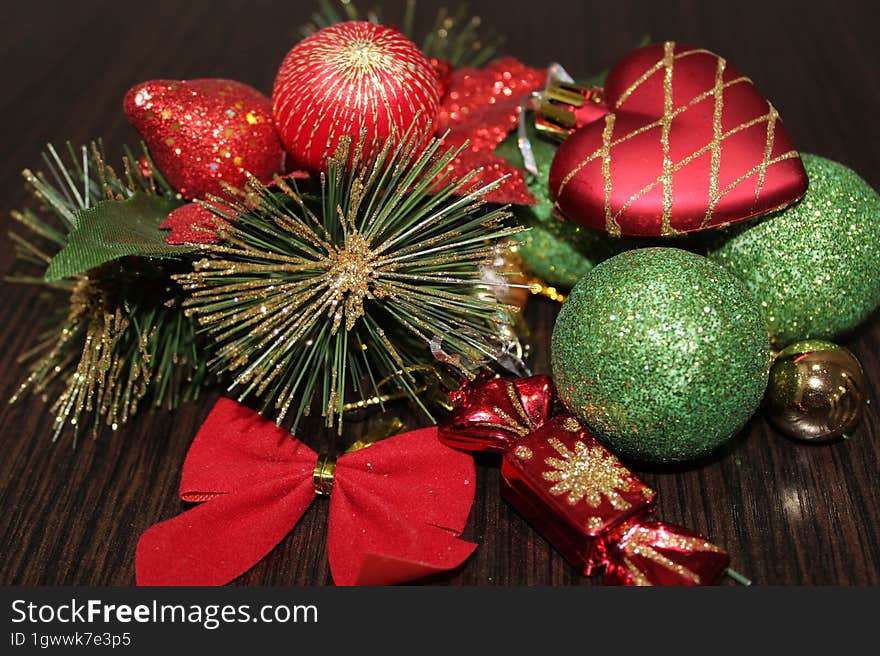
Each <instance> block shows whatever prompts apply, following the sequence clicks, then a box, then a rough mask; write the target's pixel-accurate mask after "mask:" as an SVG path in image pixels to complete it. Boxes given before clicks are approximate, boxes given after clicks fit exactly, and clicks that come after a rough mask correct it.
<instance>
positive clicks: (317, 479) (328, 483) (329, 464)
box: [312, 453, 336, 494]
mask: <svg viewBox="0 0 880 656" xmlns="http://www.w3.org/2000/svg"><path fill="white" fill-rule="evenodd" d="M335 473H336V456H335V455H331V454H329V453H322V454H321V455H319V456H318V461H317V462H316V463H315V472H314V473H313V474H312V483H313V484H314V486H315V493H316V494H330V492H331V491H332V490H333V475H334V474H335Z"/></svg>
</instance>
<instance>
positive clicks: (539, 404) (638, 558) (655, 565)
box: [439, 376, 730, 585]
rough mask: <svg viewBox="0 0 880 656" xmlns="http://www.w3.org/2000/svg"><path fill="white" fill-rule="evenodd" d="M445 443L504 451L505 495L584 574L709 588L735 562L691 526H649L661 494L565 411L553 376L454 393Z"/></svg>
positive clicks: (488, 383)
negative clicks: (558, 404) (557, 408)
mask: <svg viewBox="0 0 880 656" xmlns="http://www.w3.org/2000/svg"><path fill="white" fill-rule="evenodd" d="M453 402H454V403H455V408H454V410H453V411H452V413H451V414H450V415H449V417H448V418H447V419H446V421H444V423H443V425H442V426H441V427H440V433H439V437H440V441H441V442H444V443H445V444H448V445H449V446H453V447H455V448H459V449H463V450H467V451H490V452H500V453H502V461H501V476H502V488H501V494H502V496H503V497H504V498H505V499H506V500H507V501H508V502H509V503H510V504H511V505H512V506H513V507H514V508H515V509H516V510H517V511H518V512H519V513H520V514H521V515H522V516H523V517H524V518H525V519H527V520H528V521H529V522H530V523H531V524H532V525H533V526H534V527H535V528H536V529H537V530H538V531H539V532H540V533H541V534H542V535H544V537H545V538H546V539H547V540H548V541H549V542H550V543H551V544H552V545H553V546H554V547H556V549H558V550H559V551H560V553H562V555H563V556H565V558H566V559H567V560H568V561H569V562H570V563H571V564H572V565H574V566H575V567H577V568H578V569H579V570H580V571H582V572H583V573H584V574H586V575H590V574H593V573H595V572H596V571H597V570H598V569H600V568H603V567H604V570H605V576H604V580H605V583H608V584H615V585H709V584H712V583H715V582H717V581H718V580H719V579H720V578H721V576H722V575H723V574H724V572H725V570H726V569H727V566H728V564H729V563H730V558H729V557H728V555H727V553H725V552H724V550H722V549H721V548H719V547H717V546H715V545H714V544H712V543H711V542H709V541H707V540H706V539H705V538H704V537H702V536H701V535H699V534H697V533H694V532H692V531H689V530H687V529H684V528H681V527H678V526H674V525H672V524H666V523H664V522H657V521H649V519H648V516H649V514H650V513H651V510H652V508H653V505H654V500H655V497H656V494H655V492H654V491H653V490H652V489H651V488H649V487H648V486H647V485H645V484H644V483H643V482H642V481H640V480H639V479H638V478H637V477H636V476H635V475H634V474H633V473H632V472H631V471H629V470H628V469H627V468H626V467H624V466H623V465H622V464H621V463H620V461H619V460H618V459H617V458H616V457H615V456H614V455H613V454H612V453H611V452H610V451H608V450H607V449H606V448H605V447H604V446H602V445H601V444H600V443H599V442H598V441H597V440H596V438H595V437H593V435H591V434H590V433H589V432H588V431H587V430H586V429H584V428H583V427H582V426H581V425H580V423H579V422H578V421H577V419H576V418H575V417H574V416H572V415H569V414H562V415H557V416H553V408H554V405H555V389H554V386H553V382H552V380H551V379H550V378H549V377H548V376H531V377H529V378H523V379H519V380H508V379H504V378H495V379H489V380H486V379H482V380H481V379H478V380H477V381H475V382H472V383H466V384H465V385H464V386H463V387H462V388H461V389H460V390H459V391H458V392H455V393H454V394H453Z"/></svg>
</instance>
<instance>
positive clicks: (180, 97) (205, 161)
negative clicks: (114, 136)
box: [123, 78, 284, 199]
mask: <svg viewBox="0 0 880 656" xmlns="http://www.w3.org/2000/svg"><path fill="white" fill-rule="evenodd" d="M123 108H124V110H125V115H126V116H127V117H128V120H129V121H130V122H131V124H132V125H133V126H134V128H135V129H136V130H137V131H138V132H139V133H140V135H141V137H143V139H144V141H145V142H146V144H147V146H148V147H149V149H150V155H151V156H152V158H153V161H154V162H155V163H156V166H157V167H158V169H159V171H161V173H162V175H163V176H165V179H166V180H167V181H168V183H169V184H170V185H171V186H172V187H174V188H175V189H176V190H177V191H179V192H180V193H181V195H182V196H183V197H184V198H190V199H192V198H204V197H205V196H206V195H207V194H214V195H219V194H220V193H222V191H223V188H222V184H221V183H222V182H226V183H228V184H230V185H232V186H234V187H239V188H240V187H243V186H244V182H245V179H246V176H247V174H248V173H250V174H251V175H253V176H255V177H257V178H259V179H260V181H262V182H269V181H270V180H271V179H272V176H273V175H275V174H276V173H281V172H282V170H283V164H284V150H283V149H282V147H281V142H280V141H279V140H278V134H277V133H276V131H275V125H274V123H273V119H272V105H271V103H270V101H269V99H268V98H266V96H264V95H263V94H261V93H260V92H259V91H257V90H256V89H254V88H252V87H249V86H248V85H246V84H242V83H241V82H235V81H234V80H220V79H210V78H209V79H199V80H150V81H148V82H142V83H141V84H138V85H136V86H134V87H132V88H131V89H129V91H128V92H127V93H126V94H125V99H124V100H123Z"/></svg>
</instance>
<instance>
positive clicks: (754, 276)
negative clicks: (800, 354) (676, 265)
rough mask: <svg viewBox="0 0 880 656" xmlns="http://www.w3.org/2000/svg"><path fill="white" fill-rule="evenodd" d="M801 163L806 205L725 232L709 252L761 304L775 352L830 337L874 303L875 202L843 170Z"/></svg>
mask: <svg viewBox="0 0 880 656" xmlns="http://www.w3.org/2000/svg"><path fill="white" fill-rule="evenodd" d="M802 158H803V161H804V166H805V168H806V170H807V176H808V177H809V179H810V187H809V189H808V190H807V193H806V195H805V196H804V198H803V199H802V200H801V201H800V202H799V203H797V204H796V205H793V206H791V207H789V208H786V209H784V210H781V211H779V212H776V213H774V214H771V215H769V216H768V217H766V218H764V219H763V220H759V221H757V222H749V223H748V224H746V225H742V226H739V225H738V226H734V227H732V228H730V229H728V230H725V231H724V232H722V233H721V234H720V237H721V239H720V242H719V243H715V244H713V245H712V246H710V251H709V257H710V258H712V259H713V260H715V261H716V262H718V263H719V264H721V265H722V266H724V267H725V268H726V269H727V270H728V271H730V272H731V273H733V274H734V275H736V276H737V277H738V278H740V280H742V281H743V282H744V283H745V284H746V286H747V287H748V288H749V291H751V293H752V295H753V296H754V297H755V298H756V299H758V301H760V303H761V306H762V309H763V312H764V317H765V319H766V320H767V327H768V329H769V331H770V335H771V336H772V338H773V341H774V342H775V343H776V344H777V345H779V346H784V345H786V344H790V343H791V342H794V341H797V340H800V339H811V338H818V339H831V338H834V337H836V336H838V335H840V334H841V333H844V332H846V331H848V330H851V329H853V328H855V327H856V326H857V325H858V324H859V323H861V322H862V321H864V320H865V319H866V318H867V317H868V315H869V314H871V312H872V311H873V310H874V309H875V308H876V307H877V306H878V304H880V247H878V244H880V196H878V195H877V192H875V191H874V190H873V189H871V187H870V186H869V185H868V183H867V182H865V181H864V180H862V178H860V177H859V176H858V175H857V174H856V173H855V172H854V171H853V170H852V169H850V168H847V167H846V166H844V165H843V164H839V163H837V162H833V161H831V160H828V159H825V158H823V157H818V156H816V155H802Z"/></svg>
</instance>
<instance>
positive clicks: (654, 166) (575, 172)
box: [550, 42, 807, 236]
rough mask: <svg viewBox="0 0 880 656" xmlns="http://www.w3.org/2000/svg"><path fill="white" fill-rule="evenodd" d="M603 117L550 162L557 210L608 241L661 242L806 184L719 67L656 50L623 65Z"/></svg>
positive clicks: (759, 207)
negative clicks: (623, 238)
mask: <svg viewBox="0 0 880 656" xmlns="http://www.w3.org/2000/svg"><path fill="white" fill-rule="evenodd" d="M604 98H605V102H606V103H607V105H608V108H609V110H610V111H609V112H608V113H607V114H606V115H605V116H604V118H603V119H602V120H597V121H595V122H593V123H591V124H589V125H586V126H584V127H583V128H581V129H579V130H577V131H576V132H575V133H574V134H573V135H572V136H570V137H569V138H568V139H567V140H566V141H565V142H563V144H562V146H560V148H559V150H558V151H557V153H556V156H555V157H554V159H553V165H552V167H551V169H550V192H551V193H552V194H553V196H554V198H555V199H556V205H557V208H558V210H559V211H560V212H561V214H562V215H564V216H565V217H566V218H568V219H571V220H572V221H575V222H577V223H581V224H583V225H586V226H589V227H591V228H595V229H597V230H604V231H606V232H608V233H610V234H612V235H632V236H659V235H663V236H668V235H674V234H679V233H683V232H692V231H697V230H703V229H706V228H715V227H718V226H723V225H726V224H728V223H734V222H736V221H742V220H744V219H748V218H750V217H753V216H758V215H760V214H765V213H767V212H771V211H773V210H776V209H779V208H781V207H785V206H786V205H789V204H791V203H793V202H795V201H796V200H797V199H798V198H800V197H801V196H802V195H803V194H804V192H805V191H806V189H807V175H806V172H805V171H804V167H803V164H802V163H801V160H800V156H799V155H798V152H797V150H795V148H794V144H793V143H792V141H791V138H790V137H789V136H788V133H787V132H786V130H785V128H784V127H783V126H782V123H781V122H780V120H779V114H778V113H777V112H776V109H775V108H774V107H773V105H772V104H770V103H769V102H768V101H767V100H765V99H764V98H763V97H762V96H761V95H760V94H759V93H758V91H757V90H756V89H755V87H754V86H753V85H752V82H751V80H749V78H747V77H745V76H744V75H742V74H741V73H739V72H738V71H736V70H735V69H734V68H733V67H732V66H730V65H728V64H727V61H726V60H725V59H723V58H722V57H719V56H718V55H716V54H714V53H711V52H709V51H707V50H703V49H698V48H690V47H686V46H682V45H676V44H675V43H673V42H666V43H661V44H656V45H652V46H647V47H645V48H641V49H639V50H636V51H634V52H632V53H630V54H629V55H627V56H626V57H625V58H624V59H622V60H621V61H620V62H619V63H618V64H617V65H616V66H615V67H614V68H613V69H612V71H611V73H610V74H609V75H608V78H607V80H606V82H605V93H604Z"/></svg>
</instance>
